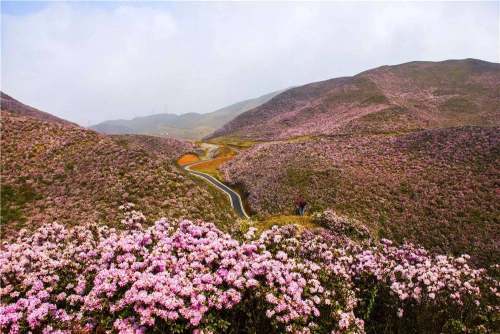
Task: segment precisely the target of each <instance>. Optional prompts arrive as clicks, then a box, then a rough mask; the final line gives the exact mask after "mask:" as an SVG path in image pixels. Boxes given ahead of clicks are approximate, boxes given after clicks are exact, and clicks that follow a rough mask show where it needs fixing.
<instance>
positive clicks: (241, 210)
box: [184, 160, 250, 219]
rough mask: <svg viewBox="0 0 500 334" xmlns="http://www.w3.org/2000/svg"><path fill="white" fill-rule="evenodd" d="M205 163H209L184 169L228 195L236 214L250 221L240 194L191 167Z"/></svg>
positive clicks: (188, 166) (191, 165) (187, 166)
mask: <svg viewBox="0 0 500 334" xmlns="http://www.w3.org/2000/svg"><path fill="white" fill-rule="evenodd" d="M204 162H207V160H204V161H201V162H196V163H194V164H190V165H186V166H184V169H185V170H186V171H188V172H189V173H191V174H193V175H194V176H196V177H199V178H201V179H203V180H205V181H206V182H208V183H210V184H212V185H213V186H214V187H216V188H217V189H219V190H220V191H223V192H224V193H226V195H228V196H229V201H230V202H231V206H232V207H233V209H234V211H235V212H236V214H237V215H238V216H240V217H241V218H243V219H249V218H250V216H249V215H248V214H247V213H246V211H245V207H244V205H243V201H242V200H241V196H240V194H238V193H237V192H236V191H234V190H233V189H231V188H229V187H228V186H226V185H225V184H224V183H222V182H220V181H219V180H217V179H216V178H215V177H213V176H211V175H209V174H206V173H202V172H198V171H194V170H191V167H193V166H196V165H197V164H200V163H204Z"/></svg>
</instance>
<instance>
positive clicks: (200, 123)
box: [90, 91, 282, 139]
mask: <svg viewBox="0 0 500 334" xmlns="http://www.w3.org/2000/svg"><path fill="white" fill-rule="evenodd" d="M281 92H282V91H276V92H272V93H269V94H266V95H262V96H260V97H257V98H254V99H249V100H244V101H241V102H238V103H235V104H232V105H229V106H227V107H224V108H221V109H218V110H216V111H213V112H209V113H206V114H199V113H186V114H181V115H176V114H156V115H150V116H144V117H136V118H134V119H131V120H124V119H120V120H110V121H105V122H102V123H99V124H96V125H93V126H90V129H93V130H95V131H98V132H101V133H105V134H147V135H156V136H166V135H168V136H172V137H177V138H184V139H201V138H203V137H205V136H207V135H209V134H211V133H212V132H214V131H215V130H217V129H218V128H220V127H222V126H223V125H224V124H226V123H227V122H229V121H231V120H232V119H233V118H234V117H236V116H238V115H239V114H241V113H243V112H245V111H247V110H250V109H253V108H255V107H258V106H259V105H261V104H263V103H265V102H267V101H269V100H270V99H271V98H273V97H274V96H276V95H277V94H279V93H281Z"/></svg>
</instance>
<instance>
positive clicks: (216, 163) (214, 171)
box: [191, 155, 234, 179]
mask: <svg viewBox="0 0 500 334" xmlns="http://www.w3.org/2000/svg"><path fill="white" fill-rule="evenodd" d="M232 158H234V155H231V156H223V157H220V158H215V159H212V160H209V161H206V162H202V163H199V164H197V165H195V166H193V167H192V168H191V169H193V170H197V171H199V172H203V173H207V174H210V175H212V176H215V177H217V178H219V179H220V174H219V167H220V165H222V164H223V163H224V162H226V161H228V160H231V159H232Z"/></svg>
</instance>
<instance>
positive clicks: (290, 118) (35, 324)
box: [0, 59, 500, 334]
mask: <svg viewBox="0 0 500 334" xmlns="http://www.w3.org/2000/svg"><path fill="white" fill-rule="evenodd" d="M499 91H500V64H496V63H488V62H484V61H480V60H475V59H465V60H449V61H444V62H411V63H406V64H401V65H396V66H382V67H379V68H376V69H373V70H368V71H366V72H362V73H360V74H358V75H355V76H352V77H342V78H334V79H331V80H327V81H322V82H316V83H310V84H307V85H304V86H298V87H294V88H291V89H288V90H285V91H282V92H274V93H271V94H270V95H268V96H266V98H264V99H258V101H253V100H252V101H251V103H250V104H248V101H243V102H242V104H241V105H240V104H237V106H239V107H238V108H234V109H233V108H229V109H230V111H231V110H232V111H234V110H236V111H237V115H233V114H231V117H230V119H226V118H224V119H225V120H226V121H227V122H226V123H224V124H220V127H218V128H217V129H212V130H213V131H212V130H210V132H205V131H201V132H198V130H196V129H197V128H196V124H194V123H193V124H194V127H192V128H191V130H192V131H194V132H195V135H193V134H190V135H189V136H187V137H190V140H186V139H185V137H186V136H185V134H184V133H183V134H181V135H178V136H177V138H174V137H171V136H168V135H166V133H165V132H161V131H160V132H155V131H156V130H154V131H153V133H150V129H151V127H155V126H156V125H158V124H159V123H158V117H156V116H155V117H151V118H147V119H146V120H139V123H141V122H142V121H144V123H143V125H144V124H145V128H144V129H146V127H147V128H148V129H147V130H144V129H143V130H144V131H142V130H141V131H136V130H133V131H131V130H123V131H121V130H120V131H115V130H116V128H115V130H110V132H111V133H109V134H108V133H99V132H96V131H94V130H91V129H86V128H83V127H80V126H78V125H77V124H74V123H71V122H68V121H65V120H63V119H60V118H58V117H55V116H52V115H50V114H48V113H45V112H42V111H40V110H38V109H36V108H33V107H30V106H27V105H24V104H23V103H21V102H19V101H17V100H15V99H13V98H12V97H10V96H8V95H6V94H4V93H2V101H6V102H5V103H3V102H2V111H1V130H2V132H1V144H2V147H1V149H2V152H1V153H2V154H1V162H2V187H1V205H2V214H1V221H0V227H1V232H2V247H1V251H0V279H1V283H2V288H1V289H0V297H1V305H0V326H1V327H0V329H1V331H2V332H9V333H20V332H22V333H24V332H28V331H31V332H44V333H45V332H47V333H52V332H57V333H59V332H68V333H73V332H76V333H94V332H95V333H101V332H118V333H146V332H152V333H153V332H155V333H156V332H165V333H338V334H340V333H342V334H352V333H359V334H362V333H374V334H375V333H394V334H396V333H449V334H451V333H494V332H495V331H496V329H497V328H498V320H499V318H498V310H499V309H498V298H499V297H500V294H499V292H498V291H499V288H500V285H499V282H498V258H499V257H500V250H499V247H498V245H499V243H500V235H499V233H498V231H499V229H498V227H499V223H500V221H499V217H500V204H499V203H500V200H499V191H498V189H499V188H498V180H499V176H500V169H499V168H500V96H499V94H498V92H499ZM242 105H243V106H246V107H248V109H245V108H243V109H244V110H243V109H242V108H240V107H241V106H242ZM226 111H227V110H226ZM198 116H199V115H198ZM198 116H196V117H198ZM212 116H213V115H212ZM226 116H227V115H226ZM233 116H234V117H233ZM162 117H164V116H161V117H160V118H162ZM165 117H167V116H165ZM169 117H170V116H168V117H167V118H169ZM189 117H190V116H189ZM207 117H208V116H207ZM210 117H211V116H210ZM173 118H176V117H173ZM176 119H177V118H176ZM177 120H178V119H177ZM136 121H137V120H136ZM118 123H119V122H118ZM195 123H196V122H195ZM190 124H191V123H190ZM193 124H191V125H190V126H192V125H193ZM200 124H201V121H200ZM108 125H109V124H108ZM111 125H113V126H114V125H116V124H114V123H113V122H111ZM146 125H147V126H146ZM162 129H164V128H162ZM99 131H101V132H106V131H104V130H103V128H101V129H99ZM162 131H163V130H162ZM144 133H146V134H144ZM151 134H155V135H151ZM302 211H304V214H299V213H302ZM464 328H465V329H464ZM462 329H463V330H462Z"/></svg>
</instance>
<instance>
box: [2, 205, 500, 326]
mask: <svg viewBox="0 0 500 334" xmlns="http://www.w3.org/2000/svg"><path fill="white" fill-rule="evenodd" d="M124 209H126V210H131V209H132V207H131V206H130V205H126V206H125V207H124ZM142 220H143V216H142V214H140V213H139V212H129V214H127V216H126V219H125V220H124V221H123V222H124V223H125V224H127V226H128V227H129V229H128V230H116V229H113V228H109V227H106V226H96V225H86V226H76V227H72V228H68V227H65V226H63V225H60V224H57V223H53V224H48V225H46V226H43V227H41V228H39V229H38V230H36V231H35V232H34V233H33V234H30V233H28V232H27V231H26V230H24V231H22V232H20V234H19V237H18V239H17V241H16V242H15V243H4V245H3V248H2V251H1V253H0V277H1V290H0V298H1V307H0V326H1V330H2V332H9V333H19V332H25V331H41V332H47V333H48V332H58V331H88V330H95V331H100V330H114V331H117V332H120V333H142V332H146V331H148V330H150V329H157V330H158V329H162V330H164V331H170V330H173V328H183V329H184V330H190V331H196V330H205V331H213V330H215V331H217V328H218V329H219V330H222V328H224V327H218V326H223V324H221V323H220V322H221V321H222V322H223V321H224V319H225V317H226V316H227V315H228V314H232V315H233V317H241V318H244V317H245V315H246V316H248V314H254V316H252V317H250V318H258V317H263V319H267V320H266V321H267V322H268V326H271V327H272V328H274V329H275V330H276V331H281V332H283V331H285V332H292V333H312V332H316V331H323V332H324V331H330V332H332V333H363V332H364V328H365V320H367V319H363V317H362V316H361V315H362V312H360V308H361V307H363V305H364V302H363V297H362V296H363V293H364V292H365V291H367V290H370V289H371V288H373V287H374V286H379V287H380V289H384V288H385V289H387V290H388V291H389V292H390V294H391V295H392V296H393V300H392V301H391V305H393V306H394V313H396V312H397V314H398V316H401V317H403V319H404V315H405V314H406V313H411V312H412V308H413V307H414V305H415V304H433V305H437V307H438V308H441V309H446V308H449V307H450V305H455V306H454V307H457V308H459V309H460V310H461V311H460V312H461V313H464V312H479V310H480V309H481V307H484V306H485V305H482V299H481V298H482V295H483V294H484V288H483V283H484V282H485V281H486V280H487V277H486V275H485V272H484V271H483V270H476V269H473V268H472V267H470V266H469V264H468V257H467V256H462V257H459V258H452V257H446V256H433V255H431V254H429V253H427V252H426V251H425V250H424V249H421V248H417V247H415V246H412V245H403V246H401V247H397V246H394V245H392V244H391V242H389V241H387V240H384V241H383V242H382V243H381V244H372V245H368V244H358V243H355V242H353V241H351V240H350V239H349V238H347V237H345V236H343V235H339V234H335V233H332V232H330V231H327V230H323V229H320V230H312V231H305V232H303V233H299V232H298V229H297V227H295V226H293V225H289V226H285V227H281V228H278V227H273V228H272V229H271V230H268V231H265V232H263V233H262V234H261V236H260V237H259V238H257V239H255V238H254V237H252V233H254V231H249V233H247V235H246V237H247V238H248V240H247V241H244V242H241V241H238V240H236V239H234V238H232V237H231V236H229V235H228V234H225V233H223V232H222V231H220V230H219V229H217V228H216V227H215V226H214V225H213V224H210V223H205V222H202V221H194V222H193V221H188V220H181V221H178V222H177V221H168V220H166V219H161V220H159V221H157V222H156V223H155V224H154V226H151V227H148V228H144V227H142V225H141V222H142ZM497 288H498V284H497V283H496V282H495V283H494V284H493V285H491V284H490V285H489V289H490V290H489V291H490V292H491V291H493V292H494V293H496V296H497V297H499V295H498V292H496V291H497V290H496V289H497ZM410 301H413V303H410ZM248 305H254V306H248ZM256 305H259V306H256ZM255 314H257V315H258V316H257V315H255ZM226 325H227V323H226ZM179 326H180V327H179Z"/></svg>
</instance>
